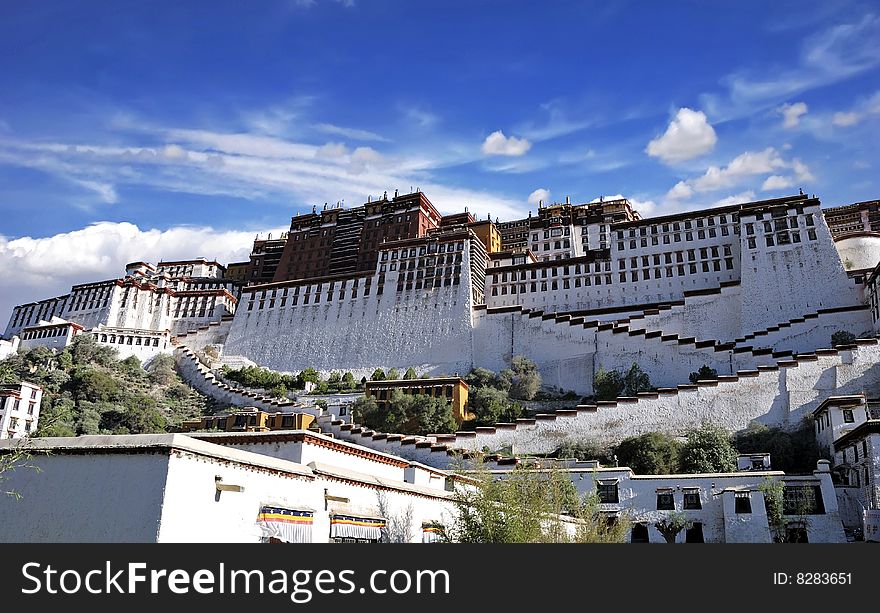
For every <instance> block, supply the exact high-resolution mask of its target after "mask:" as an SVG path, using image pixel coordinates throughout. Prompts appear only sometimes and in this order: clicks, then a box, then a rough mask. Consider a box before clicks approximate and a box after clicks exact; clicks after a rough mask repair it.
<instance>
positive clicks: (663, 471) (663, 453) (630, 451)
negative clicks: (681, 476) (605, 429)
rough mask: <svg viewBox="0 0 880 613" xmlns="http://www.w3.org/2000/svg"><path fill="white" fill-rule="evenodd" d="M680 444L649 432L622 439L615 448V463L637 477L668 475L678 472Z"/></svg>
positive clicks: (658, 433) (671, 438)
mask: <svg viewBox="0 0 880 613" xmlns="http://www.w3.org/2000/svg"><path fill="white" fill-rule="evenodd" d="M681 447H682V445H681V443H680V442H679V441H678V440H676V439H675V438H674V437H672V436H670V435H668V434H663V433H661V432H649V433H647V434H641V435H639V436H631V437H629V438H625V439H623V440H622V441H621V442H620V444H619V445H618V446H617V450H616V453H617V461H618V463H619V464H620V465H621V466H629V467H630V468H632V469H633V472H634V473H635V474H637V475H668V474H673V473H677V472H678V471H679V455H680V454H681Z"/></svg>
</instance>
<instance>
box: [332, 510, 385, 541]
mask: <svg viewBox="0 0 880 613" xmlns="http://www.w3.org/2000/svg"><path fill="white" fill-rule="evenodd" d="M385 524H386V521H385V519H384V518H380V517H357V516H355V515H332V516H331V517H330V538H355V539H366V540H370V541H379V540H382V536H383V533H384V532H385Z"/></svg>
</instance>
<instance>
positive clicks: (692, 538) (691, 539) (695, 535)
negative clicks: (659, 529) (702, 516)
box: [684, 522, 706, 543]
mask: <svg viewBox="0 0 880 613" xmlns="http://www.w3.org/2000/svg"><path fill="white" fill-rule="evenodd" d="M684 542H685V543H705V542H706V541H705V540H703V524H701V523H700V522H694V523H693V524H692V525H691V527H690V528H688V529H687V530H685V533H684Z"/></svg>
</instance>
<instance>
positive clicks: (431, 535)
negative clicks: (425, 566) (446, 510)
mask: <svg viewBox="0 0 880 613" xmlns="http://www.w3.org/2000/svg"><path fill="white" fill-rule="evenodd" d="M442 533H443V525H442V524H440V523H439V522H435V521H426V522H423V523H422V542H423V543H440V542H442V541H443V539H442V538H441V536H440V535H441V534H442Z"/></svg>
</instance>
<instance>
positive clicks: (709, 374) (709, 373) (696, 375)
mask: <svg viewBox="0 0 880 613" xmlns="http://www.w3.org/2000/svg"><path fill="white" fill-rule="evenodd" d="M717 377H718V371H717V370H715V369H714V368H709V367H708V366H707V365H705V364H704V365H702V366H700V370H698V371H697V372H692V373H691V374H690V375H689V376H688V380H689V381H690V382H691V383H696V382H697V381H699V380H700V379H716V378H717Z"/></svg>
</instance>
